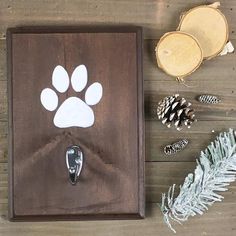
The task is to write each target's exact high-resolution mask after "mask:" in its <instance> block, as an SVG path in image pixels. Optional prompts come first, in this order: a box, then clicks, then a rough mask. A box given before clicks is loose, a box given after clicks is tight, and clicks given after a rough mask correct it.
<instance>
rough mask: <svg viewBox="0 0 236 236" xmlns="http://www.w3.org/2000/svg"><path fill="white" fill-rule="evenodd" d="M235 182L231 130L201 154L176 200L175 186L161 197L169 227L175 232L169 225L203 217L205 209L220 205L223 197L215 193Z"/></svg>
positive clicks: (234, 147) (235, 155)
mask: <svg viewBox="0 0 236 236" xmlns="http://www.w3.org/2000/svg"><path fill="white" fill-rule="evenodd" d="M235 180H236V141H235V135H234V130H233V129H229V132H224V133H220V134H219V136H218V137H217V138H216V140H215V141H214V142H212V143H211V144H210V145H209V146H208V147H207V148H206V150H205V151H202V152H201V154H200V157H199V159H198V160H197V166H196V169H195V171H194V173H190V174H188V176H187V177H186V178H185V181H184V183H183V185H182V186H180V192H179V195H178V196H177V197H175V198H174V193H175V185H173V186H171V187H170V188H169V191H168V194H167V195H166V194H162V204H161V211H162V213H163V215H164V221H165V223H166V224H167V225H168V227H169V228H170V229H171V230H172V231H173V232H174V233H176V231H175V229H174V228H173V226H172V222H178V223H180V224H181V222H184V221H187V220H188V218H189V217H190V216H195V215H197V214H199V215H202V214H203V213H204V212H205V211H206V210H208V206H211V205H212V204H213V203H214V202H220V201H222V199H223V196H221V195H220V194H218V193H217V192H222V191H227V190H228V188H227V186H228V185H229V184H230V183H231V182H233V181H235Z"/></svg>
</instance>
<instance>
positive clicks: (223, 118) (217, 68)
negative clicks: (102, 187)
mask: <svg viewBox="0 0 236 236" xmlns="http://www.w3.org/2000/svg"><path fill="white" fill-rule="evenodd" d="M212 2H214V1H213V0H209V1H205V0H190V1H186V0H174V1H173V0H149V1H145V0H140V1H131V0H122V1H107V0H97V1H93V0H87V1H82V0H73V1H65V0H49V1H36V0H35V1H32V0H21V1H18V0H12V1H9V0H2V1H1V2H0V6H1V8H0V22H1V24H0V166H1V168H0V215H1V217H0V222H1V225H0V234H1V233H2V234H3V235H4V236H15V235H19V236H25V235H28V234H30V235H34V236H42V235H45V236H49V235H50V236H58V235H61V236H68V235H72V236H73V235H83V236H94V235H96V236H110V234H111V233H112V235H113V236H127V235H133V234H135V235H137V236H141V235H142V236H143V235H146V236H153V235H164V236H171V235H173V233H172V232H171V231H169V229H168V228H167V227H166V225H165V224H164V223H163V219H162V214H161V212H160V209H159V207H158V206H157V204H156V203H158V202H160V196H161V193H162V192H166V191H167V190H168V187H169V186H170V184H173V183H176V184H180V183H181V182H182V180H183V179H184V177H185V176H186V174H187V173H188V172H189V171H192V170H193V169H194V167H195V159H196V157H197V156H198V154H199V152H200V149H201V148H204V147H205V145H206V144H208V143H209V142H210V141H211V140H213V139H214V137H215V135H216V134H217V132H219V131H222V130H226V129H228V128H229V127H235V121H236V115H235V104H236V103H235V93H236V90H235V88H236V83H235V78H236V70H235V68H236V54H232V55H228V56H225V57H218V58H216V59H214V60H210V61H207V62H205V63H204V64H203V66H202V67H201V68H200V69H199V70H198V71H196V72H195V73H194V74H192V75H191V76H190V77H188V78H187V84H188V85H190V86H195V87H193V88H187V87H185V86H183V85H180V84H177V83H176V82H175V81H174V80H173V78H171V77H169V76H167V75H165V74H164V73H163V72H162V71H161V70H159V69H157V67H156V61H155V53H154V51H153V50H154V48H155V43H156V42H157V41H158V40H159V38H160V37H161V36H162V35H163V34H164V33H165V32H168V31H172V30H175V29H176V27H177V25H178V21H179V15H180V14H181V13H182V12H183V11H185V10H188V9H190V8H191V7H194V6H197V5H200V4H205V3H212ZM221 9H222V11H223V13H224V14H225V15H226V17H227V20H228V22H229V26H230V39H233V44H234V45H236V41H235V38H236V33H235V32H236V31H235V30H236V24H235V22H236V21H235V17H236V13H235V11H236V1H234V0H221ZM81 22H82V23H85V24H88V25H92V24H98V23H99V24H101V25H107V24H135V25H140V26H143V27H144V28H143V31H144V39H145V40H144V91H145V110H146V112H145V119H146V121H145V124H146V125H145V126H146V131H145V132H146V149H147V150H146V161H147V162H146V171H145V172H146V202H147V204H146V218H145V220H142V221H119V220H118V221H99V222H94V221H92V222H89V221H88V222H84V221H83V222H80V221H78V222H46V223H45V222H44V223H34V224H32V223H27V222H20V223H17V222H15V223H10V222H8V220H7V209H8V200H7V197H8V196H7V183H8V181H7V172H8V170H7V167H6V165H5V164H6V163H7V161H8V154H7V141H6V139H7V135H8V131H7V108H8V107H7V97H6V87H7V77H6V59H5V58H6V29H7V28H8V27H15V26H24V25H26V26H27V25H36V26H37V25H45V26H48V25H54V26H55V25H64V26H68V25H78V24H81ZM175 92H178V93H180V94H183V96H186V97H187V98H188V100H190V101H191V102H195V100H194V97H195V96H196V95H198V94H199V93H202V92H212V93H218V94H219V95H220V96H222V97H223V104H224V105H223V106H222V105H220V107H219V109H218V108H215V107H209V106H207V107H205V106H200V105H199V104H197V103H196V102H195V103H194V107H195V106H196V105H197V112H198V120H199V121H198V123H196V125H195V126H193V127H192V128H191V129H190V130H183V131H182V132H180V133H176V132H174V131H173V130H171V131H170V130H167V129H165V127H164V126H162V124H161V123H160V122H159V121H157V120H156V118H155V117H153V116H151V115H152V113H150V111H153V110H154V109H155V104H157V100H158V99H159V98H161V97H162V95H168V94H169V93H175ZM232 109H233V110H232ZM208 110H209V111H208ZM212 129H214V130H215V133H212V132H211V131H212ZM178 135H179V136H178ZM170 136H171V137H170ZM179 137H187V138H189V139H190V141H192V142H191V145H190V147H188V148H187V149H186V150H185V151H184V152H181V153H179V154H178V155H177V156H176V158H170V159H167V158H166V157H165V156H164V155H163V154H162V152H161V149H160V147H163V145H165V144H167V143H169V142H170V141H172V140H174V139H175V138H179ZM199 139H201V141H198V140H199ZM185 162H188V163H185ZM235 194H236V189H235V184H233V185H231V186H230V188H229V191H228V192H225V193H223V196H224V197H225V199H224V200H223V202H221V203H216V204H215V205H213V206H212V207H211V208H209V211H208V212H207V213H205V214H204V215H203V216H201V217H194V218H191V219H190V220H189V221H188V222H186V223H185V224H184V225H183V226H181V225H176V230H177V235H181V236H189V235H191V236H199V235H211V236H213V235H214V236H222V235H224V236H232V235H235V222H236V215H235V211H236V204H235ZM150 202H153V204H152V203H150Z"/></svg>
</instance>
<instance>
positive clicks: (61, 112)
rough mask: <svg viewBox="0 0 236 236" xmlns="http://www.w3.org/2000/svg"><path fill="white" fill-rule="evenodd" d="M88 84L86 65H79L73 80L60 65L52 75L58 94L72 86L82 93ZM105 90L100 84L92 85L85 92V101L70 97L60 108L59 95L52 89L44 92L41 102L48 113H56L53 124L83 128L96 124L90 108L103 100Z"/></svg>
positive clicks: (60, 126) (74, 72)
mask: <svg viewBox="0 0 236 236" xmlns="http://www.w3.org/2000/svg"><path fill="white" fill-rule="evenodd" d="M87 82H88V72H87V68H86V66H85V65H79V66H77V67H76V68H75V70H74V71H73V73H72V76H71V79H70V78H69V75H68V73H67V71H66V70H65V69H64V67H62V66H60V65H58V66H56V67H55V69H54V71H53V74H52V85H53V87H54V89H55V90H56V91H57V92H58V93H65V92H66V91H67V90H68V89H69V86H70V83H71V86H72V88H73V89H74V91H76V92H82V91H83V90H84V89H85V87H86V85H87ZM102 94H103V88H102V85H101V84H100V83H98V82H95V83H93V84H91V85H90V86H89V87H88V88H87V90H86V92H85V101H83V100H81V99H80V98H78V97H68V98H67V99H66V100H65V101H64V102H63V103H62V104H61V105H60V106H59V108H58V105H59V104H58V103H59V101H58V95H57V93H56V92H55V91H54V90H53V89H51V88H45V89H43V90H42V92H41V95H40V100H41V103H42V105H43V107H44V108H45V109H46V110H48V111H55V110H56V113H55V115H54V119H53V123H54V125H55V126H56V127H58V128H69V127H82V128H87V127H90V126H92V125H93V124H94V121H95V117H94V112H93V110H92V108H91V107H90V106H93V105H96V104H97V103H99V101H100V100H101V98H102Z"/></svg>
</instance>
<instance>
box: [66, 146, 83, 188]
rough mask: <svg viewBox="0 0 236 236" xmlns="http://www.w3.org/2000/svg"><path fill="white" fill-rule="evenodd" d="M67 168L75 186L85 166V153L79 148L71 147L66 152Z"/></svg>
mask: <svg viewBox="0 0 236 236" xmlns="http://www.w3.org/2000/svg"><path fill="white" fill-rule="evenodd" d="M66 166H67V169H68V174H69V179H70V182H71V184H72V185H75V184H76V182H77V179H78V177H79V175H80V172H81V170H82V166H83V152H82V150H81V149H80V147H78V146H70V147H68V148H67V150H66Z"/></svg>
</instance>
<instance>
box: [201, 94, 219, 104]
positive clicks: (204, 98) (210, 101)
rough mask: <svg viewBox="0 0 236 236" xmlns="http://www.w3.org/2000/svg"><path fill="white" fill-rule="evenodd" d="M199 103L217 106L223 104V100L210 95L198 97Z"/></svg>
mask: <svg viewBox="0 0 236 236" xmlns="http://www.w3.org/2000/svg"><path fill="white" fill-rule="evenodd" d="M198 101H199V102H201V103H206V104H217V103H220V102H221V100H220V99H219V98H218V97H217V96H214V95H209V94H203V95H200V96H199V97H198Z"/></svg>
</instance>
